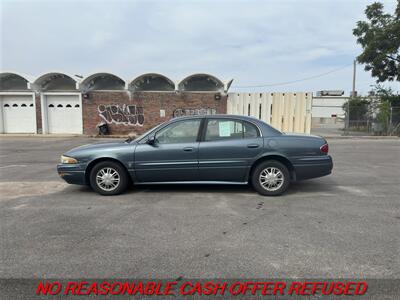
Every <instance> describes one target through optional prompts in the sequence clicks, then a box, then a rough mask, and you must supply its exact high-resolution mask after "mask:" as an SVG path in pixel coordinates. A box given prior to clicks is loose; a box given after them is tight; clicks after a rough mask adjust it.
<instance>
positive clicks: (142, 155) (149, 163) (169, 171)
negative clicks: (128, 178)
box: [135, 118, 202, 182]
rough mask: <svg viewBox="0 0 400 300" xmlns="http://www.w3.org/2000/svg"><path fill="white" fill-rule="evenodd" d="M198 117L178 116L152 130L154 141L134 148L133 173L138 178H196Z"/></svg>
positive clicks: (180, 179)
mask: <svg viewBox="0 0 400 300" xmlns="http://www.w3.org/2000/svg"><path fill="white" fill-rule="evenodd" d="M201 122H202V119H201V118H196V119H187V120H180V121H176V122H173V123H170V124H168V125H167V126H165V127H163V128H161V129H160V130H158V131H157V132H156V133H155V143H154V144H153V145H149V144H147V143H146V142H145V141H144V142H142V143H140V144H139V145H138V146H137V147H136V150H135V174H136V177H137V179H138V180H139V181H141V182H168V181H195V180H198V176H199V174H198V153H199V141H198V138H199V130H200V124H201Z"/></svg>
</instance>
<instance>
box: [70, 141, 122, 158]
mask: <svg viewBox="0 0 400 300" xmlns="http://www.w3.org/2000/svg"><path fill="white" fill-rule="evenodd" d="M124 144H125V143H124V142H118V143H98V144H87V145H82V146H79V147H76V148H73V149H71V150H69V151H67V152H65V153H64V155H66V156H73V155H76V154H79V153H84V152H90V151H92V150H93V151H99V150H107V149H113V148H115V147H120V146H121V145H124Z"/></svg>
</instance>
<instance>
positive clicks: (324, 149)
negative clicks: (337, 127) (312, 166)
mask: <svg viewBox="0 0 400 300" xmlns="http://www.w3.org/2000/svg"><path fill="white" fill-rule="evenodd" d="M319 150H321V153H323V154H328V151H329V146H328V143H326V144H323V145H322V146H321V147H320V148H319Z"/></svg>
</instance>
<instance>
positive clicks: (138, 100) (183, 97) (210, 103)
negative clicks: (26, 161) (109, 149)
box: [82, 91, 227, 135]
mask: <svg viewBox="0 0 400 300" xmlns="http://www.w3.org/2000/svg"><path fill="white" fill-rule="evenodd" d="M226 101H227V97H226V96H221V99H220V100H215V93H214V92H212V93H189V92H186V93H184V92H182V93H179V94H177V93H175V92H136V93H130V92H128V91H101V92H100V91H96V92H90V93H88V99H85V98H84V97H82V102H83V105H82V107H83V133H84V134H88V135H96V134H98V128H97V125H98V124H99V123H101V122H105V123H107V124H108V128H109V130H110V134H128V133H132V134H141V133H143V132H145V131H146V130H148V129H150V128H152V127H154V126H156V125H158V124H159V123H161V122H164V121H167V120H169V119H171V118H172V117H173V115H174V111H175V110H176V109H215V111H216V113H221V114H225V113H226ZM127 106H129V107H127ZM135 106H136V107H135ZM160 110H165V117H161V116H160ZM101 113H102V115H103V117H104V119H103V118H102V117H101V116H100V114H101ZM143 119H144V120H143ZM141 123H142V124H141Z"/></svg>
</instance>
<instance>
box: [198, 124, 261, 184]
mask: <svg viewBox="0 0 400 300" xmlns="http://www.w3.org/2000/svg"><path fill="white" fill-rule="evenodd" d="M263 146H264V144H263V139H262V137H261V136H260V132H259V130H258V128H257V127H256V126H255V125H253V124H251V123H250V122H246V121H242V120H235V119H227V118H221V119H218V118H209V119H208V120H207V121H206V130H205V135H204V141H202V142H201V143H200V147H199V176H200V180H207V181H232V182H244V181H245V180H246V175H247V173H248V171H249V168H250V166H251V164H252V163H253V162H254V160H255V159H256V157H257V156H258V154H259V153H260V152H261V151H262V148H263Z"/></svg>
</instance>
